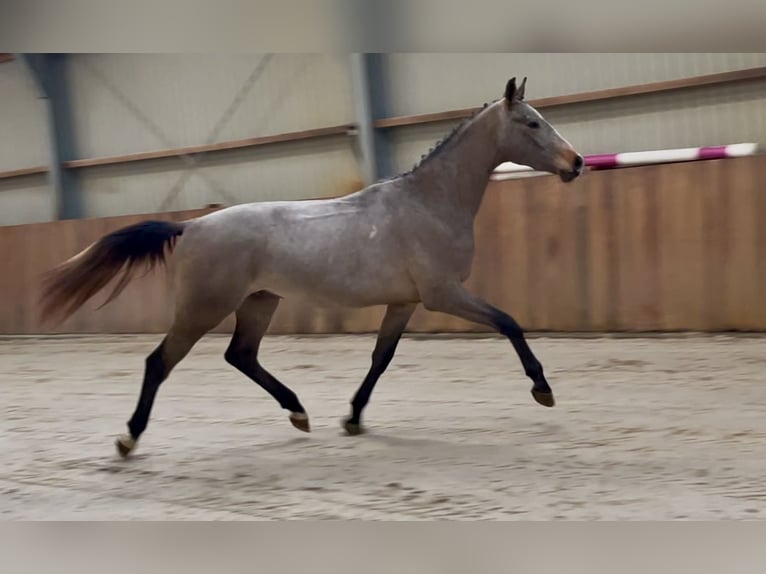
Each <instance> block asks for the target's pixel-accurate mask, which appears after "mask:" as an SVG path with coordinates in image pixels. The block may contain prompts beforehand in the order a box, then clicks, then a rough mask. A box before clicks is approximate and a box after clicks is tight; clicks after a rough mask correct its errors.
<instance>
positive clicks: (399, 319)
mask: <svg viewBox="0 0 766 574" xmlns="http://www.w3.org/2000/svg"><path fill="white" fill-rule="evenodd" d="M414 310H415V305H389V307H388V309H387V310H386V316H385V317H384V318H383V323H382V324H381V327H380V331H379V333H378V339H377V342H376V343H375V349H374V350H373V352H372V365H371V366H370V370H369V371H368V372H367V376H366V377H365V378H364V381H363V382H362V384H361V386H360V387H359V389H358V390H357V392H356V394H355V395H354V398H353V399H352V400H351V417H349V418H348V419H347V420H346V423H345V426H346V430H347V431H349V432H350V433H351V434H355V431H356V432H358V431H359V430H360V429H359V424H360V420H361V417H362V411H363V410H364V408H365V407H366V406H367V403H368V402H369V401H370V396H371V395H372V391H373V389H374V388H375V384H376V383H377V382H378V379H379V378H380V376H381V375H382V374H383V373H384V371H385V370H386V369H387V368H388V365H389V364H390V363H391V360H392V359H393V358H394V354H395V353H396V347H397V345H398V344H399V340H400V339H401V337H402V333H403V332H404V329H405V327H406V326H407V322H408V321H409V319H410V317H411V316H412V313H413V311H414Z"/></svg>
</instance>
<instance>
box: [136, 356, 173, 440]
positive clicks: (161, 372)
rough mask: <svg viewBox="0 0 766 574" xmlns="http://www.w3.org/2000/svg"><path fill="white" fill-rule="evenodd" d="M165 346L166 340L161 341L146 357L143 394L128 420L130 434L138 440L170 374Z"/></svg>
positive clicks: (142, 386)
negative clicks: (161, 386) (164, 354)
mask: <svg viewBox="0 0 766 574" xmlns="http://www.w3.org/2000/svg"><path fill="white" fill-rule="evenodd" d="M164 346H165V341H163V342H162V343H160V345H159V347H157V348H156V349H155V350H154V351H153V352H152V354H151V355H149V356H148V357H147V358H146V367H145V368H144V382H143V384H142V385H141V394H140V396H139V397H138V405H137V406H136V409H135V411H134V412H133V416H132V417H130V420H129V421H128V429H129V430H130V436H132V437H133V439H134V440H138V437H139V436H141V433H143V432H144V431H145V430H146V425H147V424H148V422H149V415H150V414H151V411H152V405H154V399H155V397H156V396H157V390H158V389H159V388H160V384H161V383H162V381H164V380H165V379H166V378H167V375H168V371H167V369H166V367H165V359H164V358H163V356H162V355H163V353H162V351H163V347H164Z"/></svg>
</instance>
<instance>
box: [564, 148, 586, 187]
mask: <svg viewBox="0 0 766 574" xmlns="http://www.w3.org/2000/svg"><path fill="white" fill-rule="evenodd" d="M584 167H585V160H584V159H583V157H582V156H581V155H580V154H577V155H576V156H575V158H574V160H573V161H572V169H571V170H563V169H560V170H559V178H561V181H563V182H564V183H569V182H570V181H572V180H573V179H575V178H576V177H577V176H578V175H580V174H581V173H582V170H583V168H584Z"/></svg>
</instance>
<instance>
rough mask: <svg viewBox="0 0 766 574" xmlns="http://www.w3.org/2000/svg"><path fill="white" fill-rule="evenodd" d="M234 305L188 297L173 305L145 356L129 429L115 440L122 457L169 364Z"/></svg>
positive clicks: (136, 436)
mask: <svg viewBox="0 0 766 574" xmlns="http://www.w3.org/2000/svg"><path fill="white" fill-rule="evenodd" d="M208 303H209V300H208ZM235 305H236V303H233V304H232V305H231V308H228V307H227V306H225V305H216V306H210V305H209V304H208V306H204V305H201V304H199V305H197V304H192V302H191V301H189V302H187V303H186V304H183V305H179V307H177V309H176V314H175V315H176V316H175V320H174V322H173V325H172V327H171V328H170V330H169V331H168V333H167V335H165V338H164V339H163V340H162V342H161V343H160V344H159V346H157V348H156V349H154V351H152V353H151V354H150V355H149V356H148V357H147V358H146V366H145V368H144V380H143V384H142V385H141V393H140V395H139V398H138V404H137V405H136V408H135V411H134V412H133V416H131V417H130V420H129V421H128V430H129V431H130V432H129V433H128V434H124V435H122V436H120V437H119V438H118V439H117V441H116V446H117V450H118V452H119V453H120V455H122V456H123V457H126V456H128V454H130V452H131V451H132V450H133V449H134V448H135V447H136V444H137V442H138V439H139V437H140V436H141V434H142V433H143V432H144V431H145V430H146V426H147V424H148V422H149V416H150V414H151V411H152V406H153V405H154V399H155V397H156V396H157V391H158V390H159V388H160V385H161V384H162V382H163V381H164V380H165V379H167V378H168V375H170V371H172V370H173V367H175V366H176V365H177V364H178V363H179V362H180V361H181V360H182V359H183V358H184V357H185V356H186V355H187V354H188V353H189V351H190V350H191V348H192V347H193V346H194V345H195V343H196V342H197V341H199V340H200V339H201V338H202V336H203V335H204V334H205V333H207V332H208V331H209V330H210V329H212V328H213V327H215V326H216V325H217V324H218V323H220V322H221V321H222V320H223V319H224V318H225V317H226V315H228V314H229V313H231V311H232V310H233V307H234V306H235Z"/></svg>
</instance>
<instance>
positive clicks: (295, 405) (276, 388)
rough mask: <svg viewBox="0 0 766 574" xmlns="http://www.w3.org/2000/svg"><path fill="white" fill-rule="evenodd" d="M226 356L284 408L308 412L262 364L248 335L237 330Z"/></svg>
mask: <svg viewBox="0 0 766 574" xmlns="http://www.w3.org/2000/svg"><path fill="white" fill-rule="evenodd" d="M224 357H225V358H226V361H227V362H228V363H229V364H230V365H232V366H233V367H235V368H236V369H237V370H238V371H239V372H241V373H242V374H244V375H245V376H247V377H249V378H250V379H252V380H253V381H254V382H256V383H258V384H259V385H260V386H261V387H263V389H264V390H266V392H267V393H269V394H270V395H271V396H272V397H274V399H275V400H276V401H277V402H278V403H279V406H281V407H282V408H283V409H286V410H288V411H290V412H293V413H305V412H306V410H305V409H304V408H303V405H301V403H300V401H299V400H298V397H297V395H296V394H295V393H294V392H293V391H292V390H290V389H289V388H288V387H287V386H286V385H284V384H283V383H281V382H280V381H279V380H277V378H276V377H274V376H273V375H272V374H271V373H269V372H268V371H267V370H266V369H264V368H263V367H262V366H261V364H260V363H259V362H258V357H257V347H255V346H253V345H252V344H250V343H249V342H248V340H247V338H246V337H242V336H241V335H240V334H239V333H237V332H235V333H234V336H233V337H232V339H231V343H230V344H229V348H228V349H227V350H226V354H225V355H224Z"/></svg>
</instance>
